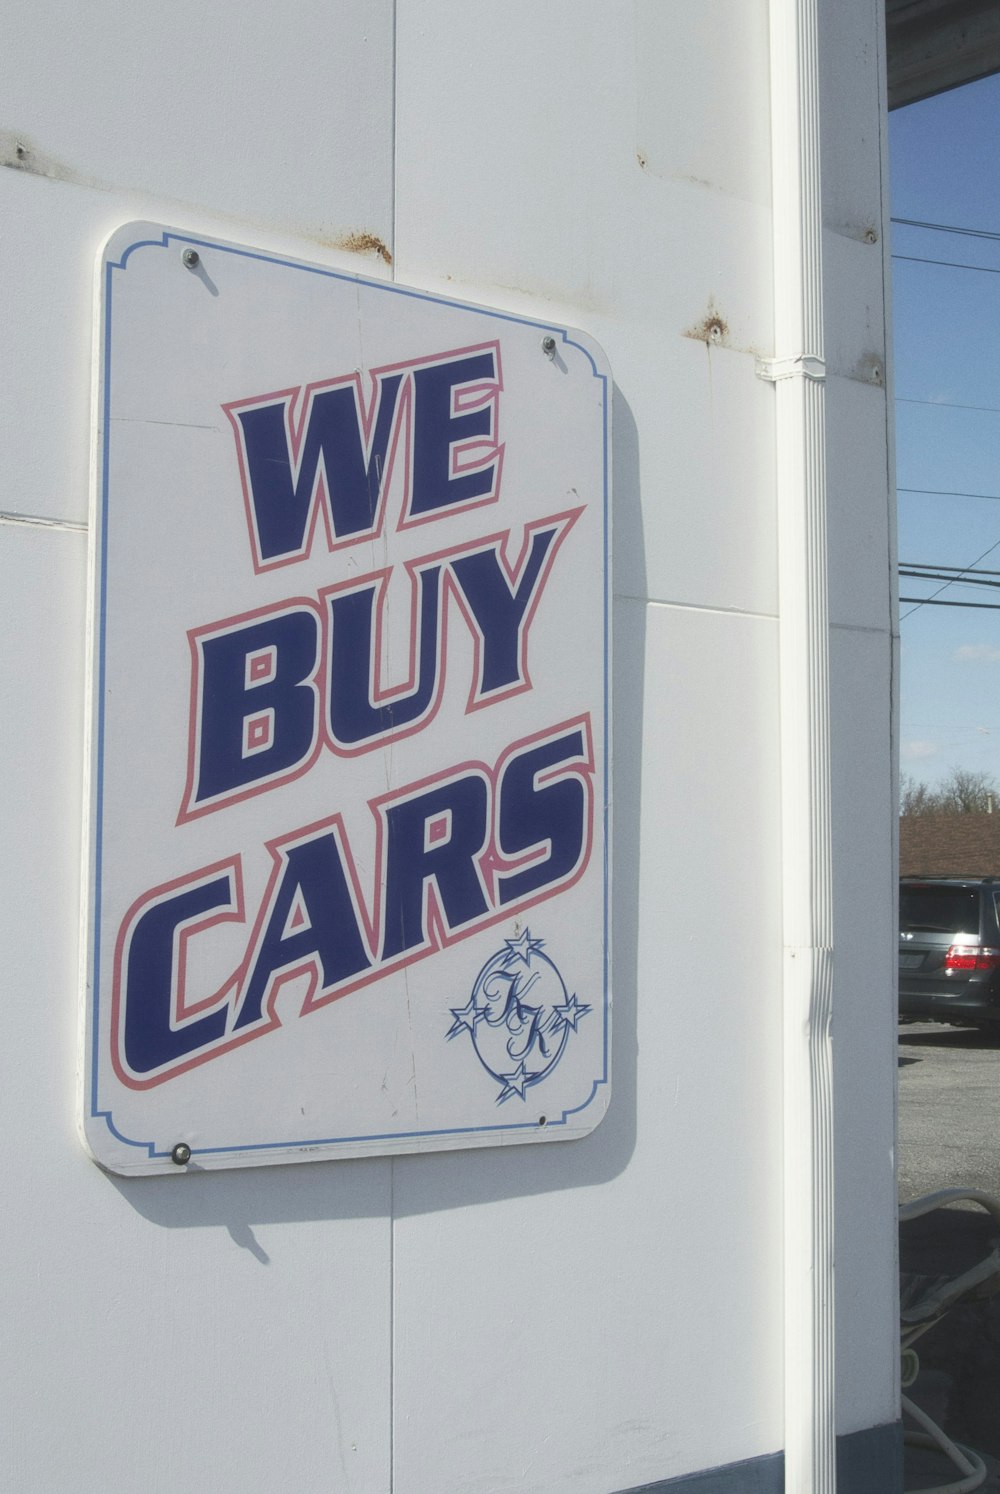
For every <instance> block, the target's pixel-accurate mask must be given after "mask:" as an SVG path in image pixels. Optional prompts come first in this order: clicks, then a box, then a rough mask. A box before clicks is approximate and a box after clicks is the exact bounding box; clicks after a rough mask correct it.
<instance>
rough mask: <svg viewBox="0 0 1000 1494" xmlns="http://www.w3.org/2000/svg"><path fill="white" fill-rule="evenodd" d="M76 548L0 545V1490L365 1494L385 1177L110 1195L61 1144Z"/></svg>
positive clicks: (377, 1447) (369, 1485)
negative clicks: (0, 1431) (0, 1159)
mask: <svg viewBox="0 0 1000 1494" xmlns="http://www.w3.org/2000/svg"><path fill="white" fill-rule="evenodd" d="M85 543H86V541H85V537H84V536H83V535H82V534H80V533H78V532H72V531H66V530H54V529H41V528H39V527H37V526H27V525H17V526H15V525H11V524H2V525H0V595H2V596H3V598H4V609H5V621H4V629H5V637H6V640H7V642H6V646H5V648H4V649H3V651H2V655H0V670H2V676H3V677H2V695H3V699H4V702H5V712H4V733H3V739H2V743H0V775H2V781H3V784H4V816H3V826H4V845H5V851H6V855H5V856H4V859H3V863H2V872H0V877H2V882H0V906H2V907H3V910H4V970H3V976H4V980H3V986H4V1011H5V1019H6V1029H5V1030H6V1037H5V1050H6V1052H7V1055H8V1062H7V1064H6V1065H5V1078H4V1084H3V1087H2V1089H0V1114H2V1125H3V1130H4V1133H5V1134H6V1136H7V1137H8V1141H9V1143H10V1144H9V1147H8V1157H7V1163H6V1166H5V1172H4V1208H3V1211H2V1215H0V1219H2V1224H0V1252H2V1256H3V1261H4V1271H3V1285H2V1297H3V1301H2V1305H0V1314H2V1318H3V1323H4V1351H3V1355H2V1357H0V1401H2V1403H3V1406H4V1410H5V1416H6V1418H7V1425H8V1428H9V1429H10V1431H9V1437H7V1438H5V1442H6V1444H7V1445H6V1447H5V1463H6V1474H5V1477H4V1480H3V1481H4V1482H5V1487H9V1488H10V1489H12V1490H14V1489H17V1490H21V1489H25V1490H27V1489H38V1490H42V1489H44V1490H45V1491H46V1494H50V1491H51V1494H63V1491H65V1494H70V1491H78V1490H84V1489H86V1490H89V1489H100V1488H107V1489H138V1488H143V1489H149V1490H151V1491H156V1494H177V1491H179V1490H183V1491H185V1494H201V1491H205V1494H208V1491H209V1490H215V1489H220V1488H237V1487H240V1488H244V1489H253V1490H261V1491H263V1490H270V1489H276V1488H290V1489H291V1488H294V1489H296V1490H302V1491H303V1494H320V1491H323V1494H327V1491H329V1490H336V1491H337V1494H381V1491H382V1490H384V1489H385V1488H386V1487H387V1483H388V1439H387V1435H386V1434H387V1426H388V1409H389V1379H388V1371H389V1352H390V1349H389V1250H390V1240H389V1234H390V1229H389V1219H388V1213H389V1171H388V1163H385V1162H367V1163H352V1164H346V1165H345V1166H343V1167H341V1168H338V1169H337V1171H336V1174H335V1176H334V1175H331V1173H330V1172H329V1171H327V1170H326V1169H324V1168H322V1167H319V1166H304V1167H296V1168H291V1169H287V1170H283V1171H281V1172H277V1171H275V1170H272V1169H268V1170H266V1171H265V1172H263V1173H240V1172H236V1173H230V1174H227V1175H226V1176H224V1177H218V1176H211V1175H206V1176H203V1177H178V1178H168V1179H156V1180H140V1181H133V1182H123V1181H122V1180H121V1179H116V1180H114V1181H113V1180H112V1179H111V1178H110V1177H109V1176H107V1175H106V1174H105V1173H103V1172H101V1171H100V1169H98V1168H97V1167H95V1166H94V1164H93V1163H92V1162H91V1161H89V1159H88V1158H87V1157H86V1156H85V1154H84V1152H83V1149H82V1147H81V1146H80V1143H79V1140H78V1138H77V1136H76V1134H75V1111H76V1105H75V1102H74V1093H75V1069H76V1062H77V1042H76V1038H77V1032H76V1029H77V1006H78V1001H77V992H76V986H77V972H76V957H77V948H76V928H77V907H78V898H79V882H78V866H77V863H78V855H79V822H80V715H81V707H82V697H83V678H82V674H83V633H82V628H81V617H82V609H83V602H84V574H85Z"/></svg>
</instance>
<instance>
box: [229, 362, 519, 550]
mask: <svg viewBox="0 0 1000 1494" xmlns="http://www.w3.org/2000/svg"><path fill="white" fill-rule="evenodd" d="M370 383H371V388H370V393H369V395H368V397H367V398H366V397H365V394H364V391H363V389H362V381H361V375H360V374H359V373H353V374H345V375H344V376H343V377H341V378H336V379H331V380H328V381H326V382H324V383H319V384H309V385H307V386H306V387H305V389H286V390H283V391H281V392H280V393H277V394H269V395H264V396H262V397H259V398H255V399H250V400H239V401H236V402H234V403H233V404H229V405H224V406H223V409H224V410H225V412H226V414H227V415H228V416H229V419H230V421H231V423H232V426H233V430H234V432H235V434H236V445H237V450H238V453H239V462H240V475H241V477H242V480H243V497H244V503H245V506H246V517H247V526H248V529H249V534H250V549H251V553H252V556H253V563H254V568H255V570H257V571H265V570H271V569H273V568H274V567H275V566H279V565H289V564H290V563H291V562H293V561H296V560H301V559H302V558H303V557H304V556H306V555H308V554H309V552H310V549H311V548H312V543H313V537H314V534H315V530H316V524H317V520H318V519H319V518H320V516H322V521H323V524H324V527H325V529H326V538H327V544H328V546H329V548H330V549H331V550H336V549H339V548H341V547H342V546H344V545H354V544H357V543H358V542H359V541H361V540H365V539H370V538H372V536H374V535H376V534H378V533H380V531H381V528H382V523H383V518H384V509H385V494H386V493H387V492H388V489H389V486H390V478H391V476H392V473H393V469H394V466H395V464H396V463H397V462H400V461H401V462H402V464H403V469H404V470H403V494H404V496H403V502H402V509H401V513H400V515H399V519H398V522H397V528H399V529H406V528H408V527H409V526H410V525H412V524H420V523H427V522H429V521H430V520H433V519H439V518H442V517H445V516H447V515H448V514H453V513H456V512H458V511H460V510H462V509H467V508H474V507H477V506H478V505H479V504H482V503H490V502H492V501H494V500H495V499H496V498H497V497H498V496H499V493H500V474H501V468H502V465H503V446H502V445H501V444H500V443H499V442H498V440H497V407H498V404H499V399H500V391H501V389H502V388H503V384H502V380H501V374H500V349H499V345H498V344H497V343H487V344H485V345H484V346H481V347H477V348H463V349H460V350H458V351H456V352H450V353H439V354H437V355H435V356H434V357H431V358H424V359H420V360H417V361H415V362H412V363H396V364H393V365H391V366H390V367H387V368H377V369H374V370H373V371H372V373H371V375H370Z"/></svg>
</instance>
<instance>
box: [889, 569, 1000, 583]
mask: <svg viewBox="0 0 1000 1494" xmlns="http://www.w3.org/2000/svg"><path fill="white" fill-rule="evenodd" d="M899 574H900V575H901V576H906V577H907V579H908V580H910V581H947V582H948V583H949V584H951V585H962V586H988V587H993V588H997V587H1000V581H984V580H980V579H978V578H979V575H980V573H979V572H978V571H976V572H974V573H973V574H972V575H971V576H967V575H965V574H963V573H961V572H959V573H957V574H956V573H955V572H952V573H951V574H950V575H949V573H948V572H947V571H911V570H909V569H907V567H905V566H900V567H899Z"/></svg>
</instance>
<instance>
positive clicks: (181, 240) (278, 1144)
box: [90, 229, 611, 1161]
mask: <svg viewBox="0 0 1000 1494" xmlns="http://www.w3.org/2000/svg"><path fill="white" fill-rule="evenodd" d="M171 245H177V246H180V245H189V246H191V247H198V248H205V249H211V250H213V251H216V252H220V253H224V254H234V255H238V256H239V257H240V258H241V259H252V260H258V261H260V262H262V263H264V264H269V265H277V266H280V267H282V268H285V269H292V270H301V271H304V272H305V273H307V274H310V275H321V276H323V277H325V278H326V279H329V280H340V281H345V282H347V283H349V284H352V285H363V286H365V287H366V288H369V289H372V290H380V291H384V292H386V293H387V294H389V295H395V296H404V297H407V298H408V299H410V300H416V301H430V302H432V303H434V304H435V305H437V306H450V307H452V308H454V309H456V310H459V311H471V312H474V313H475V314H476V315H477V316H484V317H492V318H493V319H494V320H496V321H503V322H514V323H517V324H518V325H520V326H525V327H534V328H536V329H537V330H538V331H539V332H540V333H542V334H543V335H547V336H553V337H556V338H558V339H559V340H560V341H561V343H562V345H563V346H564V347H572V348H577V349H578V350H579V351H580V352H581V353H583V355H584V357H585V358H586V359H587V361H588V362H589V364H590V367H591V369H592V370H593V374H594V377H595V378H596V379H597V380H598V382H599V383H600V385H601V408H602V416H603V420H602V424H603V430H602V444H603V452H602V462H603V465H602V482H603V491H604V865H603V876H604V1002H603V1016H604V1038H603V1045H602V1070H601V1074H600V1075H599V1077H598V1078H596V1079H595V1080H594V1082H593V1085H592V1086H591V1091H590V1094H589V1095H588V1096H587V1098H586V1099H585V1100H584V1101H583V1102H582V1104H580V1105H576V1106H574V1107H573V1108H572V1109H569V1110H564V1111H563V1112H562V1115H561V1116H558V1117H556V1116H551V1117H549V1118H548V1119H547V1120H546V1125H545V1130H546V1132H548V1131H549V1130H550V1129H551V1128H552V1127H554V1126H564V1125H565V1124H566V1123H567V1121H568V1119H569V1117H570V1116H572V1115H578V1114H579V1113H580V1112H581V1111H582V1110H586V1109H587V1107H588V1106H589V1105H590V1104H591V1103H592V1102H593V1100H594V1097H595V1095H596V1094H597V1092H598V1090H599V1089H600V1088H601V1086H602V1085H604V1084H607V1082H608V1077H609V1075H608V1059H609V1025H610V1024H609V984H610V977H611V969H610V965H611V948H610V940H609V932H610V894H609V876H610V835H609V813H610V805H611V793H610V789H611V778H610V775H611V755H610V732H611V716H610V704H611V702H610V659H609V636H610V629H609V610H610V604H611V574H610V560H611V553H610V523H611V514H610V458H611V453H610V449H609V434H610V424H611V421H610V415H611V411H610V399H609V396H610V389H609V384H610V380H609V378H608V376H607V375H606V374H604V373H602V372H601V371H600V369H598V367H597V364H596V362H595V361H594V358H593V355H592V354H591V352H590V350H589V349H588V348H587V347H585V346H584V345H583V343H580V342H576V341H574V339H573V338H572V337H570V335H569V332H568V331H567V330H566V329H565V328H563V327H558V326H552V325H551V324H550V323H548V322H539V321H536V320H534V319H533V318H531V317H523V316H516V315H514V314H513V313H512V312H506V311H499V310H496V309H495V308H492V307H486V306H477V305H474V304H473V303H471V302H468V301H456V300H452V299H450V298H448V297H446V296H438V295H432V294H430V293H429V292H427V291H420V290H414V289H412V288H409V287H406V286H400V285H396V284H395V283H394V282H393V281H383V280H372V279H369V278H368V277H366V276H363V275H351V274H348V273H346V272H345V271H342V270H332V269H328V268H327V267H325V266H323V265H314V264H309V263H308V262H307V261H304V260H295V259H286V258H284V257H283V256H281V255H277V254H267V253H265V252H264V251H263V250H259V249H248V248H240V247H238V246H236V245H233V244H227V243H224V242H220V241H218V240H215V239H209V238H202V237H196V236H194V235H191V234H184V233H179V232H177V231H173V230H169V229H164V231H163V233H162V235H161V236H160V238H159V239H154V238H150V239H137V240H136V241H135V242H134V243H132V244H129V245H128V247H127V248H126V249H125V250H124V251H123V252H122V254H121V257H120V259H118V260H110V259H109V260H108V261H107V263H106V264H105V268H104V281H103V284H104V337H103V344H102V346H103V353H102V356H103V377H104V384H103V403H102V410H101V415H102V420H103V423H104V431H103V441H102V447H101V495H100V501H101V550H100V555H99V557H98V562H99V576H100V580H99V588H100V608H99V612H98V614H97V626H98V647H97V681H96V697H97V752H96V762H95V767H94V772H95V773H96V782H97V792H96V803H95V808H96V814H95V829H94V857H95V860H94V922H93V929H92V936H93V946H94V947H93V978H94V983H93V998H92V1000H93V1025H92V1043H93V1052H92V1055H91V1076H90V1079H91V1082H90V1094H91V1109H90V1114H91V1117H92V1118H93V1119H95V1120H101V1119H103V1120H104V1121H105V1123H106V1124H107V1127H108V1130H109V1131H110V1132H111V1134H112V1135H113V1136H114V1137H115V1138H116V1140H118V1141H121V1142H123V1143H125V1144H126V1145H127V1146H133V1147H137V1148H139V1149H140V1150H143V1149H144V1150H145V1151H146V1153H147V1156H148V1157H149V1158H150V1159H155V1160H163V1161H166V1160H167V1159H168V1158H169V1156H170V1153H169V1151H166V1150H158V1149H157V1146H156V1143H155V1142H152V1141H137V1140H135V1139H133V1138H132V1137H130V1136H125V1135H123V1134H122V1132H121V1131H119V1130H118V1128H117V1127H116V1126H115V1124H114V1121H113V1119H112V1112H111V1111H110V1110H102V1109H101V1108H100V1107H99V1105H98V1086H99V1081H100V1072H99V1070H100V994H101V984H100V976H101V970H100V963H101V941H100V933H101V857H102V846H103V825H104V683H105V641H106V631H107V617H106V601H107V558H108V553H107V547H108V538H107V534H108V524H107V520H108V482H109V468H110V441H111V329H112V307H113V288H114V282H113V279H112V275H113V272H114V271H116V270H124V269H125V268H126V265H127V263H128V260H129V258H130V256H131V255H132V254H134V253H135V251H136V250H137V249H146V248H149V249H166V248H169V247H170V246H171ZM538 1130H539V1126H538V1122H537V1121H513V1122H512V1121H505V1122H504V1123H503V1124H497V1125H485V1126H447V1127H441V1128H439V1129H435V1130H424V1131H384V1132H375V1133H372V1134H371V1135H355V1136H320V1137H307V1138H304V1139H303V1140H301V1141H288V1140H286V1141H274V1142H270V1141H268V1142H248V1143H246V1144H244V1145H233V1146H218V1147H194V1148H192V1152H191V1156H192V1159H194V1158H197V1157H198V1156H213V1155H215V1156H219V1155H226V1154H228V1155H234V1156H235V1155H242V1154H245V1153H248V1152H261V1153H263V1152H274V1151H287V1152H292V1151H297V1150H301V1149H303V1148H306V1147H323V1146H331V1147H332V1146H338V1145H339V1146H348V1145H365V1144H367V1143H372V1142H380V1141H407V1140H413V1141H420V1140H422V1139H425V1138H427V1139H430V1138H432V1137H436V1136H469V1135H487V1134H490V1133H493V1132H500V1131H538Z"/></svg>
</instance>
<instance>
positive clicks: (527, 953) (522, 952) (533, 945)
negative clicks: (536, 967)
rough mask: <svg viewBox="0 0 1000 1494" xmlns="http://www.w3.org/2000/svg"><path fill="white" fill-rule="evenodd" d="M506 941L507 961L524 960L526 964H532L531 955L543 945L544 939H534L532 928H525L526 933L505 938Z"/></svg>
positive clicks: (509, 962)
mask: <svg viewBox="0 0 1000 1494" xmlns="http://www.w3.org/2000/svg"><path fill="white" fill-rule="evenodd" d="M504 943H505V944H506V946H507V950H508V954H507V959H506V962H505V963H507V964H511V963H512V962H513V961H514V960H523V961H524V963H525V964H526V965H530V964H531V956H532V955H533V954H534V953H535V951H536V950H538V949H541V948H542V947H543V943H544V941H543V940H541V939H532V937H531V930H530V929H525V931H524V933H523V934H519V935H518V937H517V938H516V939H505V940H504Z"/></svg>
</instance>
